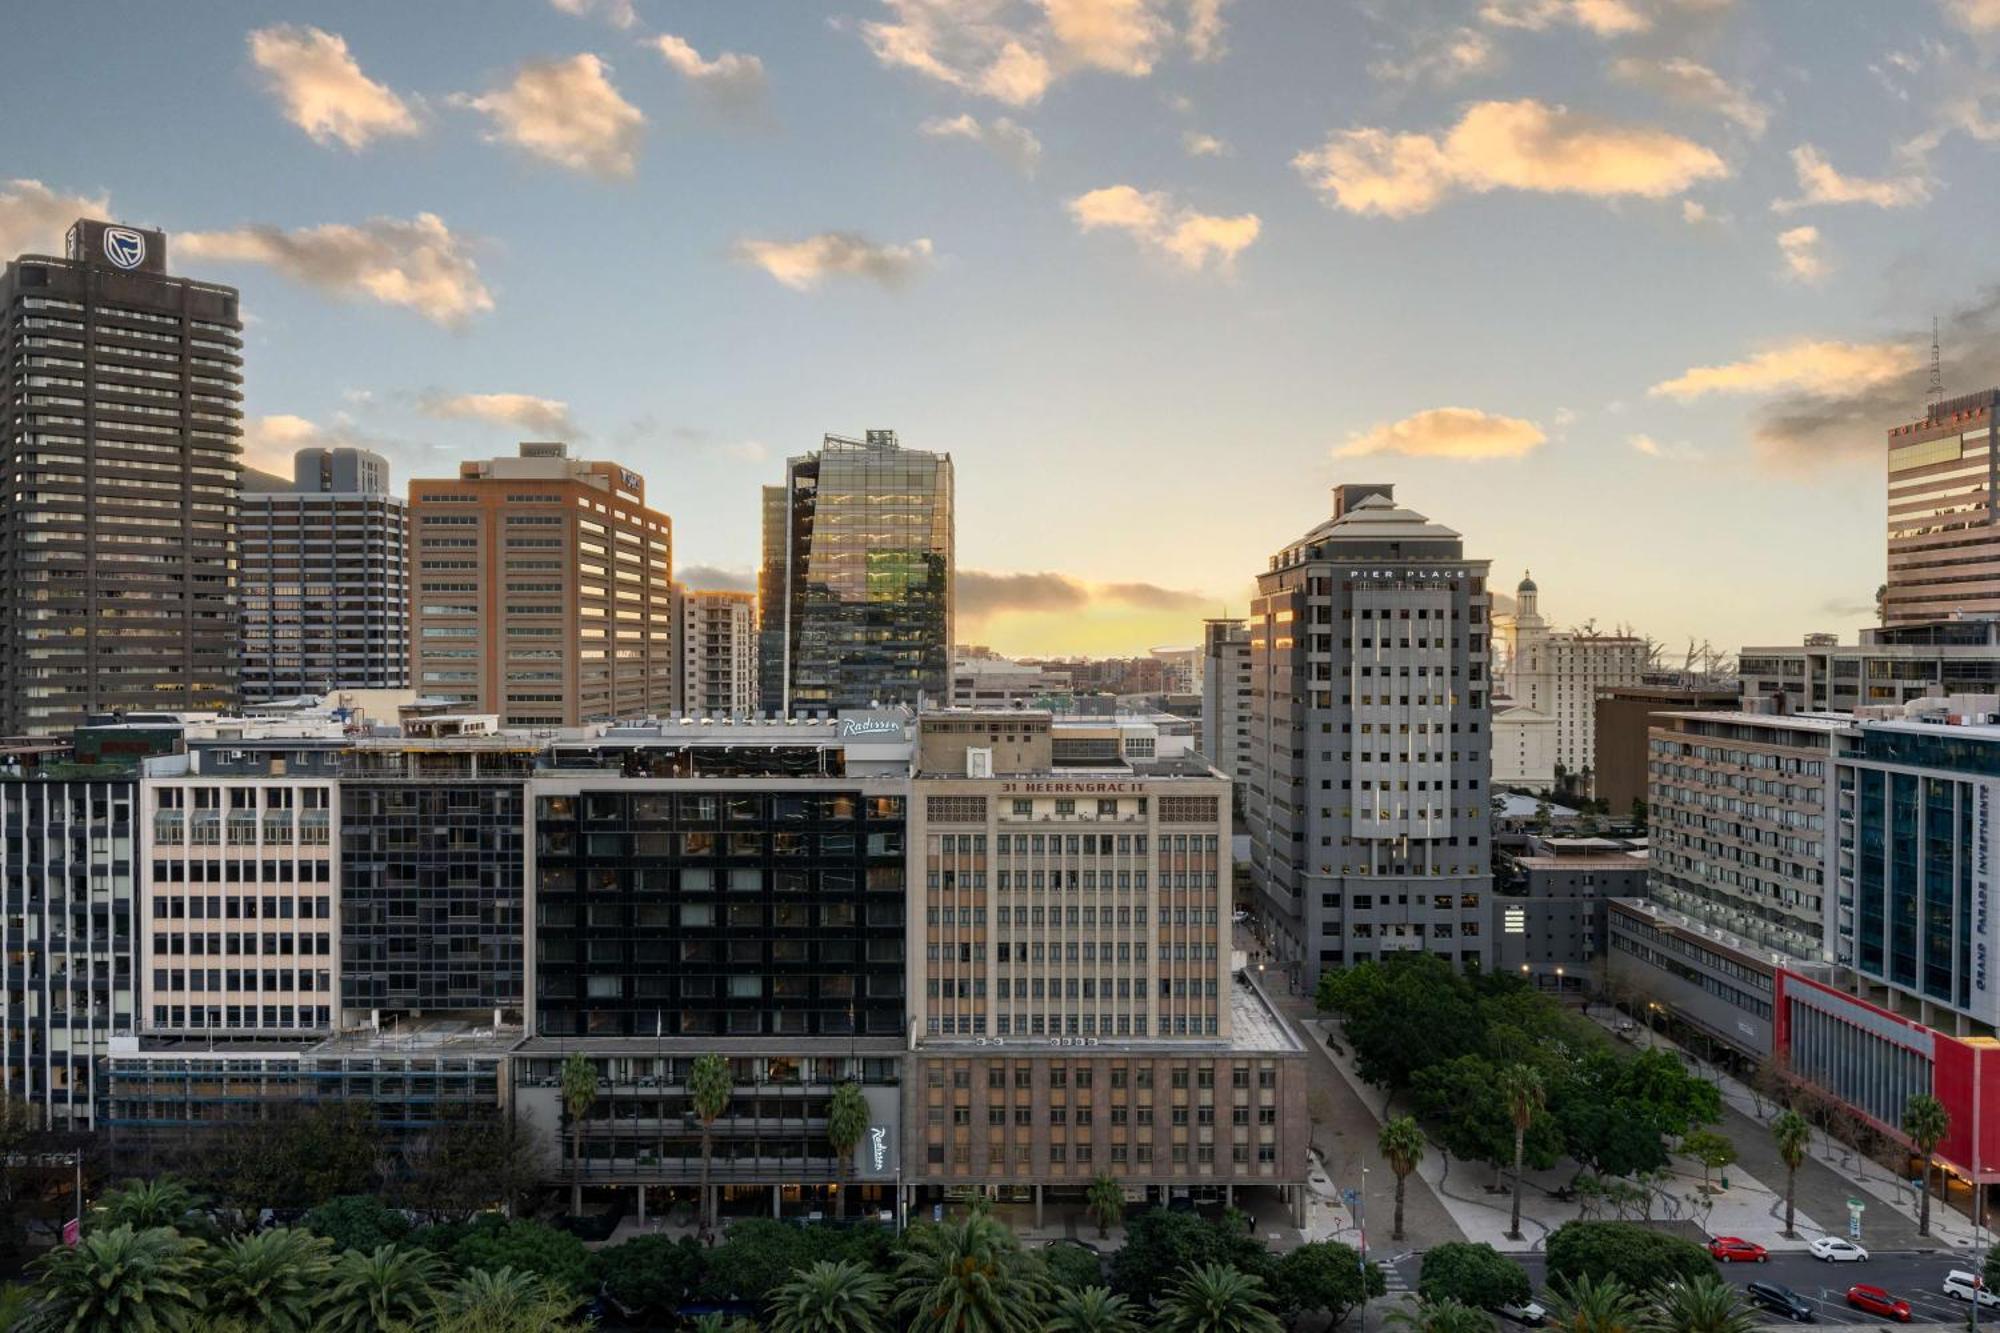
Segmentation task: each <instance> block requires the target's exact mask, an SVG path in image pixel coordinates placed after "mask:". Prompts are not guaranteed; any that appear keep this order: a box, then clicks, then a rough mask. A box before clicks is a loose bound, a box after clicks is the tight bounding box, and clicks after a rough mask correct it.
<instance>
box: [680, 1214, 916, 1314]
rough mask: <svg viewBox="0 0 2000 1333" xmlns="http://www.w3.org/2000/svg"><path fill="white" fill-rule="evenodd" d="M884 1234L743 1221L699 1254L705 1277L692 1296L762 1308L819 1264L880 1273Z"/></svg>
mask: <svg viewBox="0 0 2000 1333" xmlns="http://www.w3.org/2000/svg"><path fill="white" fill-rule="evenodd" d="M887 1246H888V1240H887V1236H886V1233H884V1232H883V1231H881V1230H880V1229H879V1228H875V1227H801V1226H793V1225H791V1224H790V1223H786V1222H780V1221H778V1220H777V1219H776V1218H770V1217H752V1218H745V1219H743V1220H742V1221H740V1222H737V1223H735V1224H734V1225H732V1226H731V1227H730V1228H729V1239H727V1240H725V1241H724V1242H723V1243H722V1244H720V1245H717V1246H716V1247H715V1248H714V1249H711V1250H706V1251H702V1252H701V1253H700V1257H701V1258H702V1259H703V1261H704V1267H705V1269H706V1272H705V1274H704V1275H703V1276H702V1278H701V1281H700V1288H699V1291H698V1293H697V1294H698V1295H701V1296H704V1297H708V1298H711V1299H715V1300H736V1301H747V1302H749V1303H750V1304H752V1305H762V1304H764V1303H765V1301H767V1300H768V1299H769V1298H770V1295H771V1293H772V1292H773V1291H774V1290H776V1289H777V1287H778V1286H779V1284H781V1283H783V1282H784V1281H785V1280H786V1279H788V1278H790V1277H791V1275H792V1274H793V1273H795V1272H797V1271H798V1270H799V1269H802V1268H807V1267H810V1266H811V1265H812V1264H814V1263H817V1262H818V1261H820V1260H822V1259H825V1260H829V1261H833V1262H838V1261H840V1260H843V1259H851V1260H854V1261H855V1262H857V1263H860V1264H862V1265H863V1266H864V1267H867V1268H872V1269H875V1270H877V1271H881V1270H883V1269H885V1268H886V1267H887V1262H888V1248H887Z"/></svg>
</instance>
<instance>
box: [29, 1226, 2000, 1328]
mask: <svg viewBox="0 0 2000 1333" xmlns="http://www.w3.org/2000/svg"><path fill="white" fill-rule="evenodd" d="M1980 1276H1981V1277H1982V1278H1983V1279H1985V1282H1986V1288H1987V1290H1988V1291H2000V1245H1994V1246H1993V1247H1991V1248H1990V1249H1988V1250H1987V1251H1986V1262H1985V1264H1984V1265H1983V1266H1982V1267H1981V1269H1980ZM1968 1313H1970V1312H1969V1311H1968ZM4 1327H5V1325H4V1324H0V1328H4Z"/></svg>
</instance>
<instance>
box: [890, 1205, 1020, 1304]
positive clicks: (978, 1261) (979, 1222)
mask: <svg viewBox="0 0 2000 1333" xmlns="http://www.w3.org/2000/svg"><path fill="white" fill-rule="evenodd" d="M896 1286H897V1292H896V1300H895V1305H894V1308H895V1311H896V1313H898V1314H901V1315H906V1316H908V1317H909V1320H910V1324H909V1333H1036V1331H1037V1330H1039V1329H1040V1328H1041V1326H1042V1319H1041V1316H1042V1305H1043V1303H1044V1302H1045V1301H1046V1300H1047V1299H1048V1294H1049V1281H1048V1277H1047V1275H1046V1274H1045V1273H1044V1272H1043V1271H1042V1266H1041V1264H1040V1263H1038V1262H1036V1261H1035V1260H1034V1259H1032V1258H1031V1257H1029V1256H1028V1255H1026V1254H1023V1253H1022V1252H1021V1247H1020V1245H1019V1244H1018V1243H1017V1242H1016V1241H1015V1239H1014V1233H1013V1232H1011V1231H1009V1230H1007V1228H1006V1227H1005V1226H1003V1225H1002V1224H1001V1223H1000V1222H998V1221H996V1220H994V1218H993V1217H992V1216H991V1215H990V1214H988V1213H986V1212H984V1211H979V1210H976V1211H974V1212H972V1213H970V1214H968V1215H967V1216H966V1217H965V1218H964V1220H962V1221H958V1222H940V1223H932V1224H929V1225H926V1226H920V1227H918V1228H916V1229H915V1230H914V1231H911V1232H910V1233H909V1239H908V1240H907V1242H906V1243H905V1247H904V1251H903V1259H902V1262H901V1263H900V1264H899V1265H898V1266H897V1269H896Z"/></svg>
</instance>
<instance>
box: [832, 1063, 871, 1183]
mask: <svg viewBox="0 0 2000 1333" xmlns="http://www.w3.org/2000/svg"><path fill="white" fill-rule="evenodd" d="M867 1132H868V1099H867V1098H866V1097H864V1096H862V1095H861V1085H860V1084H859V1083H856V1082H855V1081H854V1080H853V1079H848V1080H847V1081H846V1082H845V1083H842V1084H841V1085H840V1086H839V1087H837V1088H835V1089H834V1090H833V1097H832V1099H831V1100H830V1101H828V1102H827V1104H826V1142H827V1146H829V1147H830V1148H832V1149H833V1156H834V1160H835V1162H836V1163H837V1164H838V1166H839V1169H840V1178H841V1179H842V1180H846V1179H847V1177H848V1172H849V1170H850V1169H851V1168H852V1166H853V1162H854V1150H855V1148H857V1147H859V1146H860V1143H861V1136H862V1135H863V1134H866V1133H867ZM840 1211H841V1212H842V1213H845V1212H846V1211H847V1206H846V1202H845V1201H844V1200H843V1201H842V1203H841V1207H840Z"/></svg>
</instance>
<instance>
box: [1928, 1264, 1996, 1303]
mask: <svg viewBox="0 0 2000 1333" xmlns="http://www.w3.org/2000/svg"><path fill="white" fill-rule="evenodd" d="M1942 1290H1943V1291H1944V1294H1945V1295H1947V1296H1949V1297H1951V1298H1952V1299H1953V1300H1955V1301H1969V1300H1972V1299H1974V1298H1975V1297H1977V1298H1978V1300H1979V1303H1980V1304H1981V1305H1983V1306H1995V1305H2000V1296H1995V1295H1994V1294H1993V1293H1992V1292H1990V1291H1988V1290H1986V1284H1985V1283H1984V1282H1982V1281H1981V1280H1980V1277H1979V1274H1977V1273H1968V1272H1966V1271H1965V1270H1964V1269H1963V1268H1954V1269H1952V1270H1951V1271H1950V1272H1949V1273H1946V1274H1945V1275H1944V1286H1943V1288H1942Z"/></svg>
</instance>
